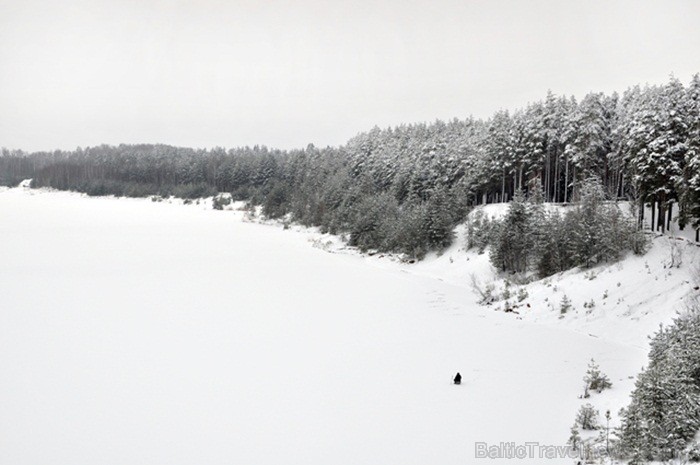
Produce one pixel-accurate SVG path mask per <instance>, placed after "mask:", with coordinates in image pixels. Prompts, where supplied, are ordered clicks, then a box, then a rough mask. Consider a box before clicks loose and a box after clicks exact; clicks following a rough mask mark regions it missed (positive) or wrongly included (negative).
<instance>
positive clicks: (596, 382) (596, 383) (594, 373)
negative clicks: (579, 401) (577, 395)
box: [583, 359, 612, 393]
mask: <svg viewBox="0 0 700 465" xmlns="http://www.w3.org/2000/svg"><path fill="white" fill-rule="evenodd" d="M583 382H584V383H585V386H586V392H588V391H589V390H591V391H596V392H598V393H601V392H603V391H604V390H605V389H610V388H611V387H612V383H611V382H610V379H609V378H608V376H607V375H606V374H604V373H602V372H601V371H600V367H599V366H598V364H597V363H596V362H595V360H593V359H591V361H590V363H589V364H588V371H586V375H585V376H584V377H583Z"/></svg>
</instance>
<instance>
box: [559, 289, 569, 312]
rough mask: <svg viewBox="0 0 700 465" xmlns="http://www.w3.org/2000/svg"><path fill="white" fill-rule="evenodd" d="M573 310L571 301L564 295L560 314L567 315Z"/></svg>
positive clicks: (560, 305)
mask: <svg viewBox="0 0 700 465" xmlns="http://www.w3.org/2000/svg"><path fill="white" fill-rule="evenodd" d="M569 310H571V300H569V298H568V297H567V296H566V294H564V297H562V299H561V303H560V304H559V313H561V314H562V315H566V313H567V312H568V311H569Z"/></svg>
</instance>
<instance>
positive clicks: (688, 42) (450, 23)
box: [0, 0, 700, 150]
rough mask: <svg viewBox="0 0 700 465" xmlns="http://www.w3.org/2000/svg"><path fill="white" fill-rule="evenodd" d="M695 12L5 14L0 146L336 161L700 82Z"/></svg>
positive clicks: (142, 8) (246, 9)
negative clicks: (544, 104)
mask: <svg viewBox="0 0 700 465" xmlns="http://www.w3.org/2000/svg"><path fill="white" fill-rule="evenodd" d="M698 24H700V1H696V0H675V1H674V0H661V1H642V0H630V1H614V0H607V1H561V0H550V1H546V0H541V1H525V0H513V1H494V0H483V1H472V0H455V1H451V0H420V1H418V0H387V1H381V0H343V1H340V0H327V1H320V0H298V1H278V0H273V1H262V0H258V1H238V0H230V1H217V0H196V1H194V0H193V1H154V0H85V1H81V0H66V1H63V0H50V1H37V0H17V1H10V0H0V146H4V147H8V148H22V149H25V150H48V149H54V148H61V149H74V148H75V147H76V146H78V145H80V146H83V147H85V146H89V145H97V144H100V143H110V144H117V143H121V142H126V143H135V142H162V143H168V144H174V145H183V146H191V147H213V146H225V147H232V146H238V145H253V144H265V145H268V146H272V147H279V148H291V147H303V146H306V144H308V143H310V142H312V143H314V144H316V145H317V146H325V145H337V144H342V143H344V142H345V141H346V140H347V139H349V138H350V137H352V136H354V135H355V134H357V133H358V132H360V131H364V130H368V129H370V128H371V127H372V126H374V125H379V126H380V127H386V126H389V125H396V124H400V123H404V122H405V123H409V122H418V121H432V120H435V119H436V118H440V119H449V118H453V117H459V118H464V117H467V116H468V115H470V114H473V115H475V116H478V117H488V116H489V115H490V114H492V113H493V112H494V111H496V110H498V109H499V108H508V109H513V108H517V107H521V106H523V105H525V104H526V103H527V102H528V101H532V100H537V99H541V98H542V97H544V95H545V93H546V91H547V89H551V90H552V91H554V92H555V93H558V94H559V93H564V94H573V95H576V96H581V95H583V94H585V93H586V92H588V91H591V90H594V91H606V92H610V91H612V90H620V91H622V90H624V89H625V88H627V87H628V86H630V85H633V84H637V83H640V84H644V83H652V84H655V83H663V82H665V81H666V80H667V79H668V76H669V75H670V74H671V73H673V74H675V75H676V76H677V77H679V78H680V79H681V80H682V81H683V82H684V83H687V82H688V80H689V79H690V77H691V75H692V74H694V73H696V72H700V27H699V26H698Z"/></svg>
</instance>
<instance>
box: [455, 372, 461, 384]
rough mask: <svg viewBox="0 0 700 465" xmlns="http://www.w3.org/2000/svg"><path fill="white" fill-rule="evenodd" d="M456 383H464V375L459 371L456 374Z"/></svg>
mask: <svg viewBox="0 0 700 465" xmlns="http://www.w3.org/2000/svg"><path fill="white" fill-rule="evenodd" d="M455 384H462V375H460V374H459V373H457V375H455Z"/></svg>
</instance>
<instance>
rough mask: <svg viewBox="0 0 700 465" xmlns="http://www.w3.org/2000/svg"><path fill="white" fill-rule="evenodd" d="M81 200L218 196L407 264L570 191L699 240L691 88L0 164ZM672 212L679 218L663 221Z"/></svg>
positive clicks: (696, 80)
mask: <svg viewBox="0 0 700 465" xmlns="http://www.w3.org/2000/svg"><path fill="white" fill-rule="evenodd" d="M25 178H33V179H34V185H35V186H48V187H53V188H57V189H70V190H76V191H80V192H85V193H87V194H90V195H108V194H112V195H118V196H137V197H140V196H150V195H161V196H169V195H175V196H178V197H183V198H194V197H202V196H208V195H212V194H214V193H216V192H230V193H231V194H232V195H233V197H234V198H236V199H240V200H248V201H250V202H251V203H254V204H256V205H261V206H262V207H263V211H264V213H265V214H266V215H267V216H269V217H273V218H279V217H283V216H286V215H289V217H290V218H291V219H292V220H293V221H297V222H299V223H302V224H304V225H314V226H319V227H321V228H322V229H323V230H324V231H329V232H333V233H344V234H347V235H348V238H349V241H350V243H351V244H353V245H356V246H358V247H360V248H362V249H376V250H380V251H394V252H402V253H405V254H408V255H410V256H413V257H418V258H420V257H421V256H423V255H424V254H425V253H426V252H427V251H429V250H439V249H441V248H443V247H446V246H447V245H449V244H450V242H451V241H452V229H453V226H454V225H455V224H456V223H458V222H460V221H462V220H464V218H465V215H466V213H467V212H468V210H469V208H470V207H472V206H474V205H478V204H483V203H491V202H500V201H510V200H512V199H513V198H514V197H515V195H516V193H518V192H523V194H524V195H530V193H531V191H532V189H537V190H538V191H541V197H542V200H543V201H544V202H560V203H567V202H572V201H578V200H579V198H580V197H581V194H582V186H583V181H584V180H587V179H591V178H597V179H599V180H600V187H601V188H602V191H603V192H604V194H605V197H606V198H608V199H617V198H632V199H635V200H636V201H637V205H638V207H639V210H638V212H639V213H638V214H639V215H640V220H641V215H643V211H644V209H643V206H644V205H645V204H646V205H649V204H651V205H652V207H653V208H652V211H653V212H654V215H655V218H654V220H653V223H654V227H655V228H659V229H664V228H665V227H666V224H667V222H668V219H669V218H670V215H671V214H672V213H674V214H679V215H680V216H679V218H680V223H681V225H683V226H685V225H691V226H692V227H695V228H697V227H698V226H700V77H699V76H698V75H696V76H694V77H693V78H692V80H691V81H690V83H689V84H688V85H687V86H684V85H683V84H682V83H681V82H680V81H679V80H678V79H675V78H671V79H670V80H669V82H668V83H667V84H665V85H661V86H646V87H639V86H637V87H634V88H631V89H628V90H627V91H626V92H624V93H623V94H622V95H621V96H620V95H618V94H616V93H614V94H612V95H609V96H606V95H604V94H602V93H590V94H588V95H586V96H585V97H584V98H583V99H582V100H581V101H580V102H577V101H576V100H575V99H574V98H570V97H564V96H555V95H554V94H552V93H551V92H550V93H548V94H547V96H546V97H545V99H544V100H542V101H538V102H534V103H531V104H529V105H528V106H527V107H526V108H524V109H520V110H517V111H515V112H512V113H511V112H508V111H499V112H497V113H496V114H495V115H493V116H492V117H491V118H489V119H487V120H480V119H475V118H467V119H465V120H457V119H454V120H452V121H449V122H443V121H436V122H434V123H432V124H412V125H402V126H398V127H394V128H388V129H379V128H377V127H375V128H374V129H372V130H370V131H369V132H366V133H361V134H359V135H357V136H356V137H354V138H352V139H351V140H350V141H348V142H347V143H346V144H345V145H343V146H340V147H327V148H316V147H314V146H313V145H309V146H308V147H306V148H305V149H301V150H291V151H281V150H272V149H268V148H266V147H264V146H262V147H261V146H256V147H252V148H250V147H244V148H235V149H230V150H225V149H222V148H215V149H211V150H195V149H188V148H177V147H171V146H166V145H143V144H142V145H119V146H116V147H115V146H106V145H103V146H99V147H89V148H85V149H81V148H78V149H77V150H74V151H55V152H38V153H32V154H26V153H24V152H21V151H9V150H3V151H2V155H1V156H0V183H1V184H5V185H13V184H16V183H18V182H19V181H21V180H22V179H25ZM674 205H677V206H678V207H677V208H679V210H678V211H676V212H673V210H672V209H673V206H674Z"/></svg>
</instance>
